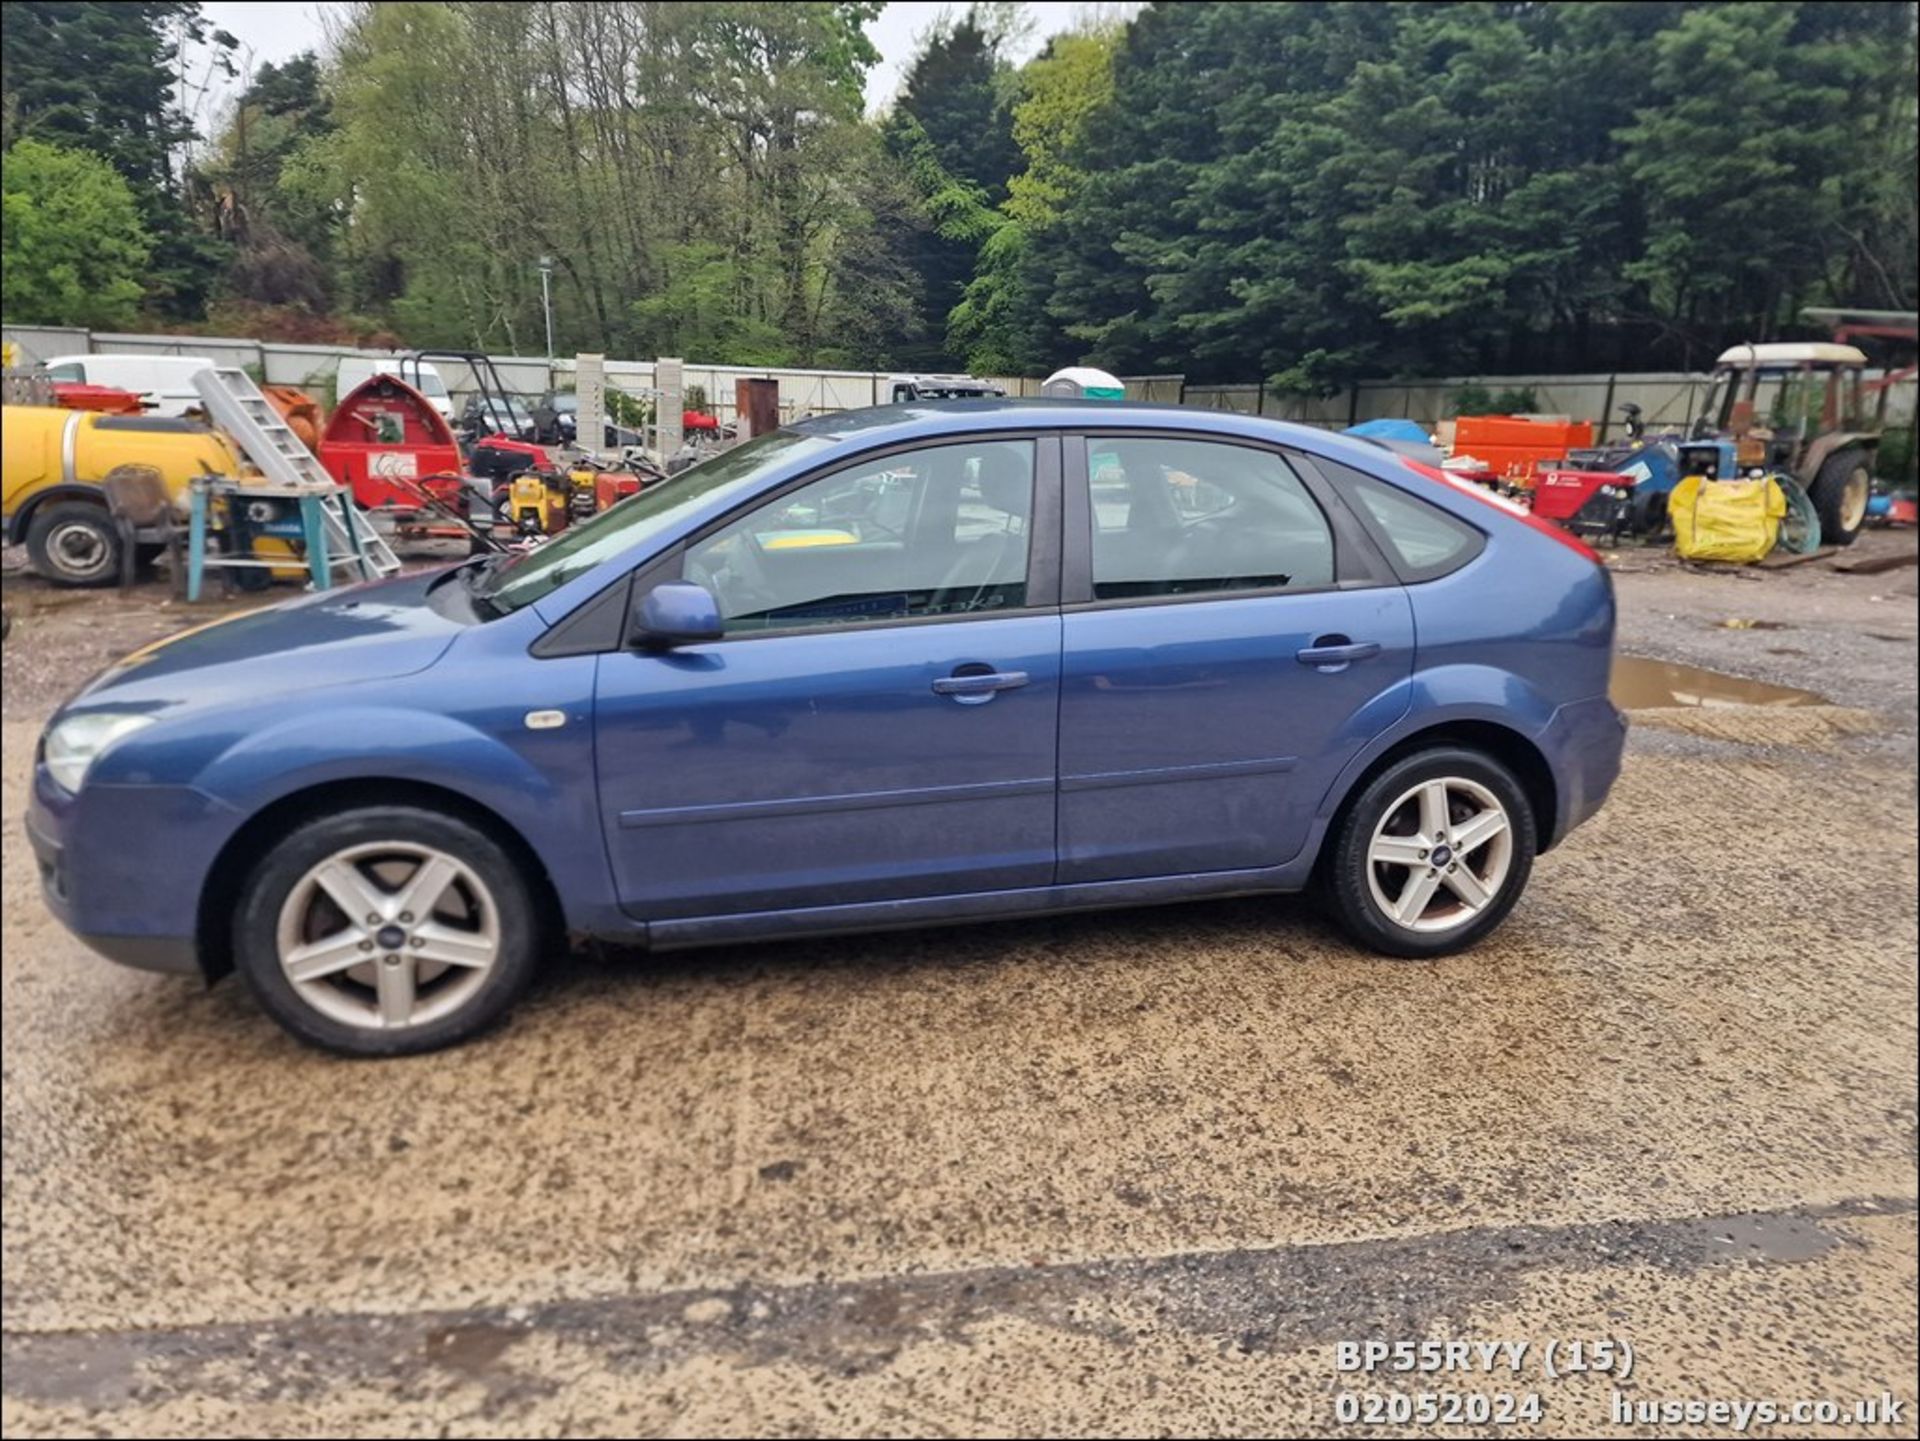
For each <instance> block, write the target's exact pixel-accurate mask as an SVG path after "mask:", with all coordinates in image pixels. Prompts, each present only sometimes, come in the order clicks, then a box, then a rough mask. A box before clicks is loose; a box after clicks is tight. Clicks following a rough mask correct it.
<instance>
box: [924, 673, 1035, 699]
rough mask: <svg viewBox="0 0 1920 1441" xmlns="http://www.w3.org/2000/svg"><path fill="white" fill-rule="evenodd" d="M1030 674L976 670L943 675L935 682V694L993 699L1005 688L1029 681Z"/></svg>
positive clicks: (960, 697)
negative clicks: (967, 672)
mask: <svg viewBox="0 0 1920 1441" xmlns="http://www.w3.org/2000/svg"><path fill="white" fill-rule="evenodd" d="M1027 680H1028V676H1027V673H1026V672H1025V671H1023V670H989V671H975V672H970V673H969V674H966V675H943V676H941V677H940V678H939V679H938V680H936V681H935V682H934V683H933V693H934V694H935V695H950V696H953V697H955V698H956V699H958V700H964V701H983V700H992V699H993V697H994V696H995V695H996V694H998V693H999V692H1001V691H1003V690H1013V689H1015V688H1017V687H1019V686H1023V685H1025V684H1026V683H1027Z"/></svg>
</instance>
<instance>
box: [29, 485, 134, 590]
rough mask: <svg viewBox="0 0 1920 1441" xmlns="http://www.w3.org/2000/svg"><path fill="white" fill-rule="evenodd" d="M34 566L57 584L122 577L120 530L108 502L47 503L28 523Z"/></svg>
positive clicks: (109, 582)
mask: <svg viewBox="0 0 1920 1441" xmlns="http://www.w3.org/2000/svg"><path fill="white" fill-rule="evenodd" d="M27 554H28V556H30V557H31V558H32V560H33V568H34V570H36V571H37V572H39V574H40V575H41V576H43V577H44V578H45V579H47V580H50V581H52V582H53V583H54V584H55V585H66V586H75V587H93V586H102V585H112V584H113V583H114V582H115V581H117V580H119V578H120V532H119V531H118V530H116V529H115V528H114V524H113V518H112V517H111V516H109V515H108V514H107V508H106V507H105V506H104V505H91V504H89V503H87V502H86V501H83V500H82V501H65V502H61V503H58V504H54V505H43V506H41V507H40V508H39V509H38V510H36V511H35V512H34V513H33V521H32V523H31V524H30V525H28V527H27Z"/></svg>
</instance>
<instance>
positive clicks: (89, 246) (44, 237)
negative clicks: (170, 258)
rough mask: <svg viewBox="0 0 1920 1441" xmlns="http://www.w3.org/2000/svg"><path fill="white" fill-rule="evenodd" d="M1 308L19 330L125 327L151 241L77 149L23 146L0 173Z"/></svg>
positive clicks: (110, 171)
mask: <svg viewBox="0 0 1920 1441" xmlns="http://www.w3.org/2000/svg"><path fill="white" fill-rule="evenodd" d="M0 193H3V194H4V205H5V225H4V227H0V257H3V258H0V310H4V312H5V314H6V317H7V319H8V320H10V321H12V322H14V323H15V324H18V325H86V326H95V327H98V328H101V329H113V328H116V327H123V326H126V325H128V324H130V323H131V322H132V320H133V316H134V312H135V310H136V309H137V308H138V306H139V304H140V297H141V277H142V275H143V273H144V270H145V266H146V263H147V257H148V255H149V254H150V253H151V250H152V242H151V239H150V237H149V236H148V235H147V232H146V230H145V229H144V228H143V227H142V226H141V223H140V212H139V207H138V206H137V205H136V204H135V203H134V198H133V192H132V190H131V188H130V187H129V186H128V185H127V182H126V181H125V180H123V179H122V178H121V177H120V175H119V174H118V173H117V172H116V171H115V170H114V168H113V167H112V166H111V165H109V164H108V163H107V162H106V161H104V160H102V159H100V158H99V157H98V156H96V155H91V154H89V153H87V152H86V151H84V150H64V149H61V148H60V147H58V146H54V145H48V144H46V143H44V142H42V141H39V140H22V141H20V142H19V143H18V144H16V145H15V146H14V147H13V149H12V151H11V152H9V153H8V155H7V163H6V165H5V167H4V168H3V169H0Z"/></svg>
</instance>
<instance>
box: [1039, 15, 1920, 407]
mask: <svg viewBox="0 0 1920 1441" xmlns="http://www.w3.org/2000/svg"><path fill="white" fill-rule="evenodd" d="M1912 25H1913V11H1912V7H1910V6H1904V5H1874V4H1826V5H1817V4H1794V3H1786V4H1772V5H1764V6H1756V5H1738V4H1729V5H1718V4H1710V5H1685V4H1679V3H1665V0H1656V3H1649V4H1640V5H1616V4H1607V3H1577V0H1576V3H1562V4H1556V5H1547V6H1514V5H1508V4H1495V3H1485V0H1470V3H1453V4H1426V5H1417V6H1416V5H1406V6H1375V5H1358V4H1302V5H1228V4H1208V3H1195V4H1184V5H1151V6H1149V7H1148V8H1147V9H1146V10H1145V11H1143V12H1142V13H1141V14H1140V15H1139V16H1138V18H1137V19H1136V20H1135V21H1134V22H1133V23H1132V24H1131V25H1130V26H1129V27H1128V30H1127V34H1126V37H1125V39H1124V41H1123V43H1122V45H1121V47H1120V50H1119V52H1118V54H1117V55H1116V58H1115V72H1114V100H1113V102H1112V103H1111V105H1110V106H1109V107H1108V108H1107V109H1106V111H1104V112H1103V113H1102V115H1101V116H1099V117H1097V119H1096V120H1095V121H1094V122H1093V123H1090V124H1089V125H1088V127H1087V135H1086V140H1085V144H1084V146H1083V153H1082V154H1081V155H1079V156H1078V157H1077V162H1078V163H1079V164H1080V165H1081V166H1082V168H1084V169H1085V170H1086V171H1087V172H1088V179H1087V182H1086V183H1085V184H1084V185H1083V186H1081V187H1080V189H1079V192H1078V194H1077V195H1076V197H1075V198H1074V199H1073V200H1072V201H1071V202H1070V203H1068V204H1067V205H1066V206H1065V207H1064V209H1063V213H1062V216H1061V221H1060V223H1059V224H1058V225H1057V226H1055V227H1053V229H1052V230H1051V232H1050V233H1049V234H1048V235H1047V236H1046V237H1044V238H1039V237H1036V242H1035V243H1036V248H1037V250H1038V252H1039V253H1038V254H1037V255H1036V256H1035V257H1034V258H1033V260H1032V262H1031V263H1032V264H1034V265H1036V266H1038V267H1039V268H1040V269H1042V270H1043V271H1044V272H1046V274H1047V275H1048V277H1049V278H1048V282H1047V284H1046V287H1045V288H1046V290H1047V291H1048V293H1049V296H1050V299H1049V302H1048V303H1049V308H1050V310H1051V312H1052V313H1053V315H1054V316H1055V317H1056V318H1057V319H1058V320H1059V322H1060V323H1061V324H1062V325H1064V326H1065V327H1066V332H1067V335H1068V337H1069V338H1070V339H1077V340H1079V341H1081V342H1083V343H1084V345H1085V346H1086V347H1087V349H1088V350H1089V351H1090V352H1091V354H1090V357H1089V358H1091V359H1093V360H1094V361H1096V362H1098V363H1101V364H1105V365H1107V366H1108V367H1109V368H1114V369H1120V370H1167V369H1177V370H1182V371H1185V372H1186V373H1188V374H1190V375H1193V376H1196V377H1207V378H1211V377H1219V378H1226V377H1229V376H1244V375H1246V374H1248V373H1259V374H1264V375H1266V376H1267V377H1268V378H1269V383H1270V384H1272V385H1274V386H1276V387H1279V388H1285V389H1295V390H1304V391H1314V390H1329V389H1332V388H1336V387H1338V386H1339V385H1341V384H1343V383H1345V382H1346V381H1347V380H1349V379H1351V378H1354V377H1356V376H1362V375H1382V374H1396V373H1398V374H1420V373H1428V374H1431V373H1434V372H1440V373H1445V372H1446V371H1448V370H1469V371H1472V370H1499V369H1518V368H1529V369H1531V368H1536V367H1539V368H1584V369H1593V368H1601V367H1609V366H1617V367H1620V368H1637V369H1644V368H1653V367H1658V366H1660V365H1675V364H1687V363H1692V362H1697V360H1698V358H1699V356H1700V355H1702V354H1707V353H1712V350H1713V349H1714V348H1715V347H1718V346H1720V345H1722V344H1723V343H1726V342H1728V341H1731V340H1738V339H1748V338H1754V339H1765V338H1768V337H1770V336H1773V335H1777V334H1779V333H1780V332H1781V330H1782V329H1784V328H1786V327H1789V326H1792V325H1794V324H1796V322H1797V316H1798V311H1799V309H1800V308H1801V307H1802V306H1805V305H1808V304H1819V303H1848V302H1851V303H1853V304H1867V303H1872V304H1883V305H1894V304H1902V305H1904V306H1907V307H1911V305H1912V304H1913V293H1914V280H1913V264H1912V259H1911V252H1912V249H1913V247H1912V244H1911V220H1910V217H1911V214H1912V196H1913V190H1914V182H1913V174H1914V171H1913V165H1912V163H1911V159H1910V157H1911V154H1912V143H1913V121H1912V116H1913V93H1914V80H1913V73H1914V72H1913V49H1912ZM1863 101H1864V103H1863ZM1871 156H1878V157H1879V158H1878V159H1870V158H1869V157H1871ZM1889 156H1899V157H1903V158H1904V160H1905V163H1904V165H1903V166H1901V167H1899V168H1898V169H1897V173H1898V174H1899V176H1900V179H1899V180H1898V181H1897V182H1893V181H1889V179H1888V176H1889V175H1890V174H1892V173H1896V172H1895V170H1894V169H1891V168H1890V167H1889V163H1888V159H1889ZM1903 217H1905V218H1903ZM1903 226H1905V227H1906V228H1905V229H1903V228H1902V227H1903ZM1901 237H1905V239H1906V244H1905V246H1904V249H1903V248H1902V247H1901V244H1900V238H1901ZM1867 256H1871V257H1874V258H1875V263H1877V264H1878V265H1879V266H1881V267H1882V268H1883V270H1884V272H1885V273H1884V275H1883V276H1882V277H1880V278H1878V279H1874V280H1873V282H1872V283H1869V279H1870V277H1869V273H1868V272H1869V270H1870V268H1871V267H1870V265H1869V263H1868V262H1867V261H1866V260H1865V259H1864V257H1867ZM1895 295H1898V296H1901V297H1903V299H1902V300H1899V301H1895V300H1893V299H1891V298H1886V299H1880V298H1875V299H1871V300H1869V299H1867V297H1869V296H1874V297H1880V296H1885V297H1892V296H1895ZM1057 358H1061V359H1065V358H1068V357H1067V356H1066V355H1065V354H1060V355H1058V356H1057Z"/></svg>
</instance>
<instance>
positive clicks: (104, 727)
mask: <svg viewBox="0 0 1920 1441" xmlns="http://www.w3.org/2000/svg"><path fill="white" fill-rule="evenodd" d="M152 724H153V717H152V716H150V715H128V714H126V713H125V712H121V711H82V712H81V713H80V714H78V715H70V716H68V717H67V718H66V719H65V720H62V721H60V722H58V723H57V724H56V725H55V726H54V727H53V729H51V730H49V731H48V732H47V746H46V751H45V757H46V763H47V773H48V774H49V775H51V776H52V777H53V778H54V780H55V781H57V782H58V783H59V785H60V788H61V789H62V790H65V791H69V792H71V791H77V790H79V789H80V782H81V781H83V780H85V779H86V778H87V771H88V770H89V769H90V768H91V767H92V765H93V763H94V762H95V761H96V760H98V759H99V758H100V757H101V756H102V755H103V754H105V752H106V750H107V747H109V746H111V745H112V744H113V743H114V742H115V741H118V740H121V739H123V738H124V737H126V736H129V735H132V734H133V733H134V732H135V731H137V730H140V729H142V728H143V727H146V726H150V725H152Z"/></svg>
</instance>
